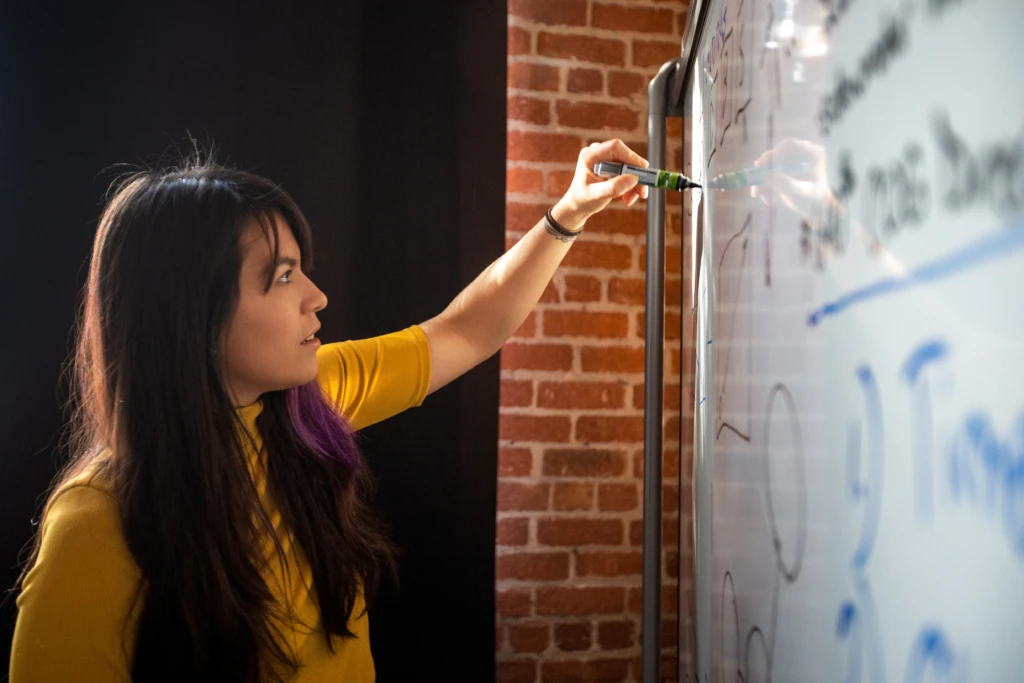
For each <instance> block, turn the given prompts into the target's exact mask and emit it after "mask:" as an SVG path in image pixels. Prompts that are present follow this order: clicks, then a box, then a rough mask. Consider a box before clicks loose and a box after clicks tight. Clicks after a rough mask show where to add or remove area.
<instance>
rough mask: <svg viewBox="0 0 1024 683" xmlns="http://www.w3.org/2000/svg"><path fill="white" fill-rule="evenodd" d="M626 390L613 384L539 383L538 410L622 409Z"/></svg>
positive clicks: (619, 385)
mask: <svg viewBox="0 0 1024 683" xmlns="http://www.w3.org/2000/svg"><path fill="white" fill-rule="evenodd" d="M625 400H626V388H625V387H624V386H622V385H621V384H617V383H615V382H541V383H540V384H539V385H538V387H537V406H538V407H540V408H557V409H561V410H569V409H573V408H590V409H598V408H622V407H623V406H624V405H625Z"/></svg>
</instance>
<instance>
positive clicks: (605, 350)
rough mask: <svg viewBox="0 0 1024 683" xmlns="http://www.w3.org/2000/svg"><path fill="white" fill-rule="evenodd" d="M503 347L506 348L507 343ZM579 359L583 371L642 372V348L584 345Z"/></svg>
mask: <svg viewBox="0 0 1024 683" xmlns="http://www.w3.org/2000/svg"><path fill="white" fill-rule="evenodd" d="M505 348H508V345H506V346H505ZM580 361H581V363H580V366H581V367H582V369H583V372H643V371H644V348H643V347H642V346H641V347H631V346H584V347H583V348H582V349H581V353H580Z"/></svg>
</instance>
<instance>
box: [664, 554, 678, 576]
mask: <svg viewBox="0 0 1024 683" xmlns="http://www.w3.org/2000/svg"><path fill="white" fill-rule="evenodd" d="M665 576H671V577H673V578H678V576H679V551H678V550H670V551H668V552H667V553H665Z"/></svg>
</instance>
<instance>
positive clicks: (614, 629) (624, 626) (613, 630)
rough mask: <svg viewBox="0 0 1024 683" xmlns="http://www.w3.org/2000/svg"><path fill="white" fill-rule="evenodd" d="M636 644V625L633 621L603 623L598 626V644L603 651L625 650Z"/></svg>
mask: <svg viewBox="0 0 1024 683" xmlns="http://www.w3.org/2000/svg"><path fill="white" fill-rule="evenodd" d="M636 642H637V640H636V624H634V623H633V622H632V621H602V622H601V623H599V624H598V625H597V643H598V645H600V647H601V649H602V650H624V649H626V648H630V647H633V646H634V645H636Z"/></svg>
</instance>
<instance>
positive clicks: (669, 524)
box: [629, 517, 679, 549]
mask: <svg viewBox="0 0 1024 683" xmlns="http://www.w3.org/2000/svg"><path fill="white" fill-rule="evenodd" d="M629 544H630V545H636V546H642V545H643V544H644V522H643V520H642V519H634V520H633V521H631V522H630V523H629ZM661 546H662V548H666V549H667V548H678V547H679V520H678V519H677V518H675V517H671V518H667V519H662V520H661Z"/></svg>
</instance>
